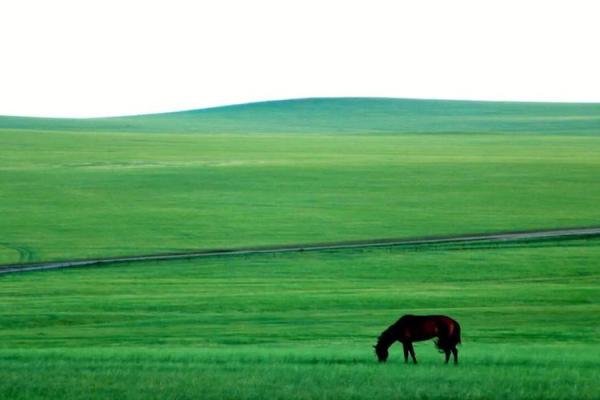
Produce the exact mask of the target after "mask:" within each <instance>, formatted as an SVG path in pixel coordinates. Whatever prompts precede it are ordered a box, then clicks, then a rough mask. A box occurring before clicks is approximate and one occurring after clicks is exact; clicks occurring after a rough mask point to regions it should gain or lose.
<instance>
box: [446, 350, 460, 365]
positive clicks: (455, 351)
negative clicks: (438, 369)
mask: <svg viewBox="0 0 600 400" xmlns="http://www.w3.org/2000/svg"><path fill="white" fill-rule="evenodd" d="M452 355H453V356H454V364H458V350H457V349H456V347H453V348H452ZM447 357H448V356H446V358H447ZM446 362H448V360H447V359H446Z"/></svg>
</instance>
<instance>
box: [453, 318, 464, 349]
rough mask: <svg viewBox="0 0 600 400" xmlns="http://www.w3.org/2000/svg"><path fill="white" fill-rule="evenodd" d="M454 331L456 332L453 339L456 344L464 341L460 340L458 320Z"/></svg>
mask: <svg viewBox="0 0 600 400" xmlns="http://www.w3.org/2000/svg"><path fill="white" fill-rule="evenodd" d="M453 333H454V334H453V335H452V336H453V338H452V339H453V341H454V342H455V343H456V344H461V343H462V341H461V340H460V325H459V324H458V322H457V323H456V326H455V327H454V332H453Z"/></svg>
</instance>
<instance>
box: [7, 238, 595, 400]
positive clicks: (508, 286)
mask: <svg viewBox="0 0 600 400" xmlns="http://www.w3.org/2000/svg"><path fill="white" fill-rule="evenodd" d="M599 260H600V240H598V239H594V240H575V241H564V242H543V243H531V244H517V245H511V246H507V247H504V246H488V247H486V248H472V249H470V248H466V249H459V248H454V249H452V248H447V249H435V248H434V249H429V250H421V251H405V250H400V249H398V248H382V249H376V250H362V251H359V250H354V251H330V252H317V253H295V254H285V255H258V256H247V257H228V258H213V259H205V260H189V261H177V262H168V263H164V262H152V263H140V264H132V265H119V266H112V267H102V268H87V269H86V268H82V269H72V270H59V271H52V272H39V273H26V274H15V275H6V276H3V277H1V278H0V285H1V290H0V327H1V329H0V398H6V399H9V398H10V399H15V400H17V399H43V398H63V399H75V398H86V399H102V398H119V399H195V398H206V399H212V398H215V399H216V398H236V399H237V398H239V399H259V398H274V399H284V398H301V399H302V398H305V399H314V398H320V399H337V398H350V399H358V398H372V399H383V398H386V399H389V398H421V399H450V398H455V399H515V398H520V399H539V398H544V399H572V398H578V399H594V398H597V394H598V392H599V390H600V385H599V383H598V380H597V376H598V374H599V373H600V366H599V364H598V359H599V358H600V350H598V349H599V348H600V347H599V344H600V342H599V337H600V302H599V300H600V268H599V267H600V264H599V263H600V261H599ZM404 313H419V314H433V313H435V314H438V313H441V314H447V315H450V316H453V317H454V318H456V319H457V320H458V321H459V322H460V323H461V325H462V330H463V335H462V339H463V344H462V346H460V350H459V351H460V354H459V356H460V365H459V366H458V367H454V366H452V365H449V366H446V365H443V356H442V355H441V354H439V353H438V352H437V351H436V350H435V349H434V346H433V343H431V342H425V343H420V344H418V345H417V346H416V353H417V358H418V360H419V362H420V363H419V364H418V365H416V366H414V365H404V363H403V361H402V357H401V348H399V347H398V346H395V347H392V349H391V355H390V360H389V361H388V363H387V364H385V365H381V364H379V363H377V362H376V359H375V356H374V354H373V353H372V348H371V345H372V344H374V342H375V340H376V338H377V336H378V334H379V333H380V332H381V331H382V330H383V329H385V328H386V327H387V326H388V325H389V324H391V323H392V322H394V321H395V319H397V318H398V317H399V316H400V315H401V314H404Z"/></svg>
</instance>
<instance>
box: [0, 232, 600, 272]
mask: <svg viewBox="0 0 600 400" xmlns="http://www.w3.org/2000/svg"><path fill="white" fill-rule="evenodd" d="M599 236H600V227H579V228H562V229H544V230H530V231H515V232H496V233H474V234H463V235H453V236H431V237H420V238H404V239H402V238H399V239H371V240H356V241H344V242H330V243H312V244H311V243H307V244H290V245H281V246H265V247H245V248H244V247H242V248H232V249H207V250H198V251H190V252H181V253H166V254H148V255H139V256H123V257H108V258H96V259H84V260H64V261H53V262H43V263H21V264H6V265H0V275H2V274H9V273H17V272H31V271H44V270H53V269H62V268H74V267H90V266H100V265H106V264H116V263H132V262H141V261H167V260H177V259H189V258H201V257H222V256H241V255H254V254H277V253H293V252H303V251H327V250H348V249H363V248H373V247H407V248H410V249H414V248H419V247H432V246H437V245H451V246H456V245H459V246H460V245H469V244H473V243H487V244H491V243H498V244H502V243H514V242H532V241H543V240H574V239H584V238H592V237H599Z"/></svg>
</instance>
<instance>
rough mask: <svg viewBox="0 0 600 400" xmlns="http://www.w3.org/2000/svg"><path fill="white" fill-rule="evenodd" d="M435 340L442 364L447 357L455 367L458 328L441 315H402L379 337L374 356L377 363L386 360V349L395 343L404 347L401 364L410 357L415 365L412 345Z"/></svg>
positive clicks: (456, 362)
mask: <svg viewBox="0 0 600 400" xmlns="http://www.w3.org/2000/svg"><path fill="white" fill-rule="evenodd" d="M434 337H437V339H436V340H435V346H436V347H437V348H438V349H439V350H440V352H444V353H445V354H446V364H447V363H448V360H450V353H451V352H452V355H453V356H454V364H458V350H457V349H456V345H457V344H459V343H460V325H458V322H456V321H455V320H453V319H452V318H450V317H446V316H444V315H425V316H419V315H404V316H403V317H402V318H400V319H399V320H398V321H396V322H394V323H393V324H392V325H391V326H390V327H389V328H387V329H386V330H385V331H383V333H382V334H381V335H380V336H379V339H378V340H377V344H376V345H375V346H373V347H375V354H377V358H378V359H379V361H380V362H385V361H386V360H387V358H388V348H389V347H390V346H391V345H392V344H394V342H396V341H398V342H400V343H402V346H404V362H405V363H407V362H408V355H409V354H410V355H411V357H412V359H413V362H414V363H415V364H416V363H417V359H416V358H415V350H414V348H413V345H412V343H413V342H420V341H423V340H429V339H432V338H434Z"/></svg>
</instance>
